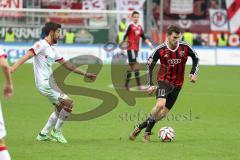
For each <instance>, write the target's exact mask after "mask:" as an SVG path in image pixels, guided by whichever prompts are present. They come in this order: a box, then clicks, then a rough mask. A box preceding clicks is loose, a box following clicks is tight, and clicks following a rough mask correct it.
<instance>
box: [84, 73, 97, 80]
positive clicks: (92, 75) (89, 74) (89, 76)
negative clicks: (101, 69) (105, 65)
mask: <svg viewBox="0 0 240 160" xmlns="http://www.w3.org/2000/svg"><path fill="white" fill-rule="evenodd" d="M85 76H86V77H87V78H90V79H95V78H96V77H97V75H96V74H93V73H86V74H85Z"/></svg>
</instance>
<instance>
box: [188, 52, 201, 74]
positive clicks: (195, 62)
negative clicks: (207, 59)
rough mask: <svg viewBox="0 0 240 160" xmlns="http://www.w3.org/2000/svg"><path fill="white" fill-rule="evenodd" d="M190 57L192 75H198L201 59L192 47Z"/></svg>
mask: <svg viewBox="0 0 240 160" xmlns="http://www.w3.org/2000/svg"><path fill="white" fill-rule="evenodd" d="M189 56H190V57H191V58H192V69H191V72H190V74H194V75H198V66H199V58H198V55H197V53H196V52H195V51H194V50H193V49H192V48H190V47H189Z"/></svg>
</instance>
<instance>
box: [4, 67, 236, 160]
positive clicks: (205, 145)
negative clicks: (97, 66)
mask: <svg viewBox="0 0 240 160" xmlns="http://www.w3.org/2000/svg"><path fill="white" fill-rule="evenodd" d="M189 69H190V68H189V67H188V68H187V71H186V73H188V72H189ZM109 75H110V66H109V65H105V66H104V67H103V69H102V71H101V73H100V76H99V77H98V79H97V81H96V82H95V83H93V84H92V85H91V87H92V88H96V89H99V90H104V91H106V92H110V93H112V94H113V95H115V96H118V95H117V93H116V92H115V90H114V89H113V88H111V87H108V86H109V85H110V84H111V79H110V77H109ZM13 78H14V89H15V95H14V97H13V98H12V99H11V100H9V101H6V100H3V98H1V103H2V106H3V111H4V117H5V123H6V127H7V132H8V134H7V137H6V142H7V146H8V148H9V151H10V153H11V156H12V159H13V160H70V159H71V160H78V159H81V160H133V159H135V160H145V159H147V160H156V159H164V160H203V159H204V160H237V159H239V157H240V152H239V148H240V123H239V117H240V103H239V98H240V84H239V80H240V69H239V67H230V66H229V67H224V66H218V67H215V66H214V67H210V66H201V67H200V75H199V79H198V82H197V83H196V84H192V83H190V82H189V81H188V79H185V84H184V87H183V89H182V91H181V93H180V96H179V97H178V101H177V103H176V104H175V106H174V107H173V109H172V110H171V112H170V113H169V116H168V117H167V118H165V119H164V120H163V121H161V122H159V123H158V124H156V126H155V127H154V129H153V132H154V135H152V137H151V139H152V142H151V143H149V144H144V143H143V142H142V141H141V140H142V135H140V136H139V137H138V138H137V139H136V141H134V142H132V141H129V140H128V136H129V133H130V132H131V130H132V129H133V126H134V124H136V123H137V121H139V120H142V119H144V118H145V116H146V115H147V114H148V113H149V111H150V110H151V108H152V107H153V106H154V104H155V98H154V97H152V98H138V99H137V104H136V106H128V105H127V104H126V103H125V102H124V101H122V100H121V99H120V98H119V103H118V106H117V107H116V108H115V109H114V110H113V111H112V112H109V113H108V114H106V115H104V116H102V117H99V118H96V119H93V120H89V121H84V122H67V123H66V124H65V126H64V128H63V133H64V135H65V137H66V139H67V140H68V141H69V143H68V144H64V145H63V144H59V143H53V142H38V141H36V140H35V138H36V136H37V134H38V132H39V131H40V130H41V129H42V127H43V125H44V124H45V122H46V120H47V119H48V116H49V115H50V113H51V111H52V110H53V107H52V106H51V104H50V103H49V102H48V100H47V99H46V98H45V97H43V96H41V95H40V94H39V93H38V91H37V90H36V88H35V83H34V77H33V69H32V65H31V64H26V65H24V66H23V67H22V68H20V69H19V70H18V71H17V72H16V73H14V76H13ZM2 82H3V77H2V75H1V85H2ZM66 83H69V84H74V85H83V82H82V78H81V77H79V76H78V75H70V76H69V77H68V78H67V80H66ZM70 96H71V95H70ZM71 97H72V98H73V100H74V101H75V106H74V112H75V113H77V112H86V111H89V110H91V109H93V108H94V107H95V106H96V105H98V104H99V103H101V101H100V100H96V99H93V98H89V97H83V96H71ZM163 126H171V127H173V128H174V130H175V141H174V142H173V143H162V142H160V141H159V140H158V138H157V132H158V130H159V129H160V128H161V127H163Z"/></svg>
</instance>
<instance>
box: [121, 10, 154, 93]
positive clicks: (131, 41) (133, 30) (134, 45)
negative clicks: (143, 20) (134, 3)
mask: <svg viewBox="0 0 240 160" xmlns="http://www.w3.org/2000/svg"><path fill="white" fill-rule="evenodd" d="M132 20H133V21H132V23H131V24H130V25H129V26H128V28H127V30H126V33H125V35H124V37H123V42H124V41H126V39H127V38H128V40H127V43H128V47H127V55H128V63H129V69H128V71H127V78H126V81H125V88H126V89H127V90H129V85H128V84H129V81H130V79H131V77H132V72H134V74H135V78H136V82H137V86H138V89H140V90H141V89H143V87H142V86H141V82H140V75H139V64H138V62H137V57H138V51H139V41H140V38H142V39H143V40H144V41H145V42H146V43H147V44H148V45H149V46H150V48H151V49H153V45H152V43H151V42H150V41H149V40H148V39H147V38H146V37H145V35H144V32H143V29H142V26H141V25H140V24H138V21H139V12H137V11H134V12H133V13H132ZM123 42H122V44H123ZM121 52H123V48H122V51H121Z"/></svg>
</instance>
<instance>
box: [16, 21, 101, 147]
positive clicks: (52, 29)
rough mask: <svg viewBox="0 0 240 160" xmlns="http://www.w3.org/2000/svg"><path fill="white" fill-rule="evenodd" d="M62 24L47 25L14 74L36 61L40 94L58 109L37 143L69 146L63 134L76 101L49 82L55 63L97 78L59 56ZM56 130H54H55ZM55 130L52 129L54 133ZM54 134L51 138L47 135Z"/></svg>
mask: <svg viewBox="0 0 240 160" xmlns="http://www.w3.org/2000/svg"><path fill="white" fill-rule="evenodd" d="M60 28H61V25H60V24H57V23H52V22H48V23H46V24H45V28H44V31H45V35H46V36H45V38H44V39H42V40H40V41H38V42H36V43H35V44H34V45H33V46H32V48H31V49H29V50H28V52H27V53H26V55H24V56H23V57H22V58H21V59H20V60H18V62H16V63H15V64H14V65H13V66H12V72H15V71H16V69H18V68H19V67H20V66H21V65H22V64H23V63H24V62H26V61H27V60H28V59H30V58H32V57H34V58H33V66H34V75H35V83H36V87H37V89H38V90H39V92H40V93H41V94H42V95H43V96H45V97H47V98H48V99H49V101H50V102H51V103H52V104H53V105H54V106H55V111H54V112H53V113H52V114H51V115H50V117H49V119H48V121H47V123H46V125H45V126H44V128H43V129H42V131H41V132H40V133H39V134H38V136H37V140H39V141H49V140H57V141H58V142H60V143H67V140H66V139H65V138H64V136H63V135H62V132H61V128H62V125H63V123H64V121H66V119H67V118H68V117H69V115H70V113H71V111H72V108H73V100H72V99H71V98H69V97H68V96H67V95H65V94H64V93H60V92H58V91H56V90H54V89H53V88H51V86H50V85H49V79H50V76H51V74H52V64H53V62H54V61H55V62H58V63H60V64H61V65H63V66H64V67H65V68H66V69H68V70H70V71H73V72H74V73H77V74H80V75H84V76H86V77H88V78H92V79H93V78H96V75H94V74H91V73H86V72H85V71H82V70H80V69H79V68H77V67H75V66H74V65H73V64H71V63H70V62H68V61H65V60H64V58H63V57H62V56H61V55H60V54H59V51H58V50H57V48H56V47H55V46H54V44H56V43H57V41H58V40H59V37H60ZM53 127H54V128H53ZM52 128H53V130H52ZM51 130H52V132H51V136H52V137H53V138H54V139H52V138H51V137H50V136H48V133H49V132H50V131H51Z"/></svg>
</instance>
